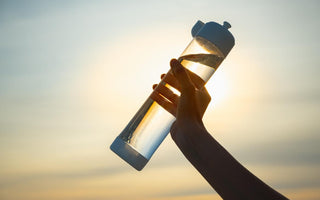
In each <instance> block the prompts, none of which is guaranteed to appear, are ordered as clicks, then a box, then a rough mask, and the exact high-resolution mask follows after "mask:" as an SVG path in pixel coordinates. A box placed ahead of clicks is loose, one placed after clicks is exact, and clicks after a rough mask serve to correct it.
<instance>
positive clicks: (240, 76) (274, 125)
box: [0, 0, 320, 200]
mask: <svg viewBox="0 0 320 200" xmlns="http://www.w3.org/2000/svg"><path fill="white" fill-rule="evenodd" d="M319 9H320V3H319V1H312V0H308V1H284V0H282V1H273V0H271V1H212V0H210V1H209V0H208V1H206V0H199V1H189V0H186V1H182V0H171V1H168V0H164V1H142V0H141V1H128V0H120V1H32V0H31V1H0V199H3V200H20V199H21V200H22V199H23V200H38V199H39V200H40V199H47V200H51V199H52V200H56V199H59V200H65V199H79V200H96V199H112V200H122V199H154V200H162V199H169V200H171V199H172V200H180V199H200V200H206V199H220V197H219V196H218V195H217V194H216V192H215V191H214V190H213V189H212V188H211V187H210V186H209V184H208V183H207V182H206V181H205V180H204V179H203V178H202V177H201V176H200V174H199V173H198V172H197V171H196V170H195V169H194V168H193V167H192V165H191V164H190V163H189V162H188V161H187V160H186V159H185V158H184V157H183V154H182V153H181V152H180V151H179V149H178V148H177V147H176V146H175V144H174V143H173V141H172V140H171V137H170V136H168V137H167V138H166V139H165V140H164V142H163V143H162V144H161V145H160V147H159V149H158V150H157V151H156V152H155V154H154V155H153V157H152V158H151V160H150V161H149V163H148V164H147V166H146V167H145V168H144V169H143V170H142V171H140V172H138V171H136V170H135V169H133V168H132V167H130V166H129V165H128V164H127V163H125V162H124V161H122V160H121V159H120V158H119V157H118V156H117V155H115V154H114V153H113V152H111V151H110V149H109V146H110V144H111V143H112V141H113V140H114V139H115V138H116V137H117V136H118V134H119V133H120V132H121V131H122V130H123V128H124V127H125V126H126V124H127V123H128V122H129V121H130V119H131V118H132V117H133V115H134V114H135V112H136V111H137V110H138V109H139V108H140V106H141V105H142V103H143V102H144V100H145V99H146V98H147V97H148V95H149V94H150V93H151V91H152V85H153V84H155V83H157V82H159V81H160V75H161V74H162V73H165V72H167V71H168V69H169V61H170V59H171V58H173V57H175V58H177V57H179V55H180V54H181V53H182V51H183V50H184V48H185V47H186V46H187V44H188V43H189V42H190V41H191V40H192V37H191V28H192V26H193V25H194V23H196V21H197V20H202V21H203V22H209V21H215V22H218V23H223V21H228V22H229V23H230V24H231V25H232V28H231V29H229V30H230V31H231V32H232V34H233V35H234V37H235V46H234V48H233V49H232V50H231V52H230V54H229V55H228V56H227V58H226V59H225V61H224V62H223V63H222V65H221V66H220V67H219V69H218V70H217V71H216V73H215V74H214V75H213V77H212V78H211V79H210V80H209V82H208V83H207V88H208V91H209V93H210V95H211V96H212V102H211V103H210V105H209V107H208V110H207V112H206V114H205V116H204V123H205V125H206V127H207V129H208V131H209V132H210V133H211V134H212V136H213V137H214V138H215V139H216V140H218V141H219V142H220V143H221V144H222V145H223V146H224V147H225V148H226V149H227V150H228V151H229V152H230V153H231V154H232V155H233V156H234V157H235V158H236V159H237V160H238V161H239V162H241V163H242V164H243V165H244V166H245V167H246V168H248V169H249V170H250V171H251V172H253V173H254V174H255V175H256V176H258V177H259V178H261V179H262V180H263V181H265V182H266V183H267V184H269V185H270V186H272V187H273V188H275V189H276V190H278V191H279V192H281V193H282V194H284V195H285V196H287V197H288V198H290V199H299V200H300V199H301V200H315V199H320V148H319V145H318V144H319V143H320V136H319V130H320V124H319V119H320V79H319V75H320V68H319V66H320V58H319V56H318V53H317V52H318V51H319V48H320V42H319V39H318V37H319V35H320V20H319V19H320V14H319Z"/></svg>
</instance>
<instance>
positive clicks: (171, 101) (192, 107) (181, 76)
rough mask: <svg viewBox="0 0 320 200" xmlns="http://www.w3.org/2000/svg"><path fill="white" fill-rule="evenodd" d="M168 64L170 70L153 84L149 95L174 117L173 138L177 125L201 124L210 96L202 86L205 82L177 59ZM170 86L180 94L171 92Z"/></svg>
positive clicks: (184, 126)
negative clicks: (152, 90) (152, 89)
mask: <svg viewBox="0 0 320 200" xmlns="http://www.w3.org/2000/svg"><path fill="white" fill-rule="evenodd" d="M170 66H171V70H170V71H169V72H168V73H167V74H166V75H165V74H163V75H162V76H161V78H162V81H161V82H160V83H159V84H156V85H154V86H153V88H154V92H153V93H152V94H151V96H150V97H151V98H152V99H153V100H154V101H156V102H157V103H158V104H159V105H161V106H162V107H163V108H164V109H166V110H167V111H168V112H170V113H171V114H172V115H174V116H175V117H176V122H175V123H174V124H173V125H172V127H171V131H170V132H171V134H172V136H173V138H175V136H174V135H175V133H176V130H177V129H176V128H177V127H180V128H189V127H190V125H201V126H203V123H202V117H203V115H204V112H205V110H206V109H207V107H208V104H209V102H210V100H211V97H210V95H209V93H208V91H207V90H206V88H205V87H204V84H205V82H204V81H203V80H202V79H201V78H200V77H199V76H197V75H196V74H194V73H193V72H191V71H189V70H187V69H186V68H184V67H183V66H182V65H181V64H180V62H179V61H178V60H176V59H172V60H171V62H170ZM170 86H172V87H174V88H176V89H177V90H178V91H180V92H181V95H180V96H178V95H177V94H175V93H174V92H172V90H170V89H169V88H170ZM168 87H169V88H168Z"/></svg>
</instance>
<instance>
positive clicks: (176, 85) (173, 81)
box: [161, 70, 181, 91]
mask: <svg viewBox="0 0 320 200" xmlns="http://www.w3.org/2000/svg"><path fill="white" fill-rule="evenodd" d="M161 79H162V81H163V82H165V83H168V84H169V85H171V86H172V87H174V88H175V89H177V90H179V91H181V87H180V83H179V81H178V80H177V79H176V77H174V75H173V73H172V71H171V70H170V71H169V72H168V73H167V74H165V75H164V76H162V75H161Z"/></svg>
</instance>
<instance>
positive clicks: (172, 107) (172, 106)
mask: <svg viewBox="0 0 320 200" xmlns="http://www.w3.org/2000/svg"><path fill="white" fill-rule="evenodd" d="M163 87H165V86H163ZM168 90H169V89H168ZM150 98H151V99H153V100H154V101H155V102H157V103H158V104H159V105H160V106H162V107H163V108H164V109H166V110H167V111H168V112H169V113H171V114H172V115H173V116H176V111H177V105H176V103H172V102H171V101H169V100H168V99H167V98H165V97H164V96H162V95H161V94H160V92H158V88H157V89H155V90H154V91H153V92H152V93H151V95H150Z"/></svg>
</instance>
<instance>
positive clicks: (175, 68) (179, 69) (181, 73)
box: [170, 59, 195, 93]
mask: <svg viewBox="0 0 320 200" xmlns="http://www.w3.org/2000/svg"><path fill="white" fill-rule="evenodd" d="M170 66H171V70H172V72H173V74H174V76H175V77H176V78H177V79H178V81H179V83H180V87H181V92H182V93H184V92H188V91H189V90H191V89H194V87H195V86H194V85H193V83H192V81H191V80H190V77H189V76H188V74H187V72H186V70H185V69H184V67H183V66H182V65H181V64H180V62H179V61H178V60H176V59H172V60H171V61H170Z"/></svg>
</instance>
